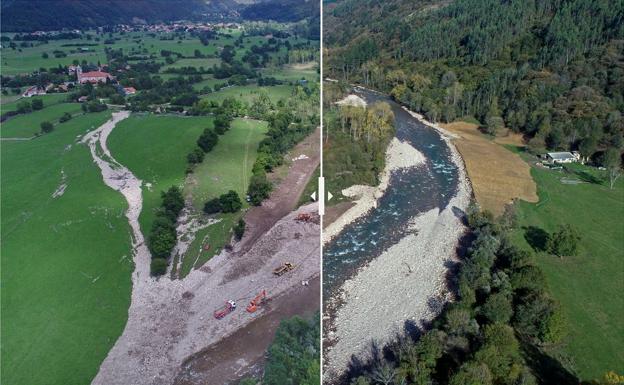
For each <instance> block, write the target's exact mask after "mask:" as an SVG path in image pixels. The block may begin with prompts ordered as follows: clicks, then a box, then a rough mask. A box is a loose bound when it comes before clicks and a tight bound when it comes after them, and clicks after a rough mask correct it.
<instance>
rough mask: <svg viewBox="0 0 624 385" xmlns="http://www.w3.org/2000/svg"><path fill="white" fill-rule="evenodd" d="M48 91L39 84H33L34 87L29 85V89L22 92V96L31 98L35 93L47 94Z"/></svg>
mask: <svg viewBox="0 0 624 385" xmlns="http://www.w3.org/2000/svg"><path fill="white" fill-rule="evenodd" d="M45 93H46V91H45V90H44V89H43V88H41V87H38V86H32V87H28V89H27V90H26V91H24V93H23V94H22V97H24V98H30V97H31V96H35V95H45Z"/></svg>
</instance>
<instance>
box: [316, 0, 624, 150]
mask: <svg viewBox="0 0 624 385" xmlns="http://www.w3.org/2000/svg"><path fill="white" fill-rule="evenodd" d="M325 9H326V13H327V15H326V19H325V26H326V28H325V30H324V33H325V36H326V39H325V41H326V42H327V44H328V46H329V47H330V50H329V53H328V55H327V57H328V59H327V63H326V67H325V68H326V73H328V74H329V75H330V76H332V77H334V78H336V79H341V80H345V81H348V82H358V83H362V84H366V85H368V86H370V87H373V88H376V89H379V90H381V91H385V92H388V93H390V94H391V95H392V96H393V97H394V98H395V99H396V100H398V101H400V102H401V103H403V104H405V105H407V106H408V107H410V108H411V109H413V110H415V111H418V112H421V113H423V114H424V115H426V116H427V118H428V119H429V120H432V121H443V122H450V121H453V120H455V119H458V118H462V117H466V116H471V117H474V118H476V119H477V120H479V122H480V123H481V125H482V126H483V127H484V128H485V129H486V130H487V131H488V132H489V133H491V134H497V133H501V132H504V131H505V129H506V128H509V129H511V130H513V131H515V132H520V133H522V134H524V135H525V139H527V140H528V141H529V144H530V145H531V147H532V148H533V149H535V150H540V151H541V150H543V149H544V148H548V149H552V150H580V151H581V152H582V153H583V155H584V156H586V157H590V158H592V157H594V158H596V159H599V157H600V155H601V153H602V151H604V150H605V149H607V148H609V147H616V148H619V147H620V146H621V145H622V142H623V141H622V135H623V132H624V120H623V119H622V111H624V96H623V93H622V90H624V55H623V52H624V41H623V39H624V22H623V20H624V2H622V1H607V0H599V1H592V2H587V1H582V0H569V1H561V0H547V1H539V2H538V1H519V0H513V1H505V2H501V1H496V0H456V1H452V2H451V1H446V0H433V1H432V0H428V1H418V2H413V1H406V0H389V1H385V2H379V1H372V0H365V1H354V0H347V1H339V2H336V3H330V4H327V6H326V8H325Z"/></svg>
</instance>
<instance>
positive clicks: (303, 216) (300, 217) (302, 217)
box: [295, 213, 312, 222]
mask: <svg viewBox="0 0 624 385" xmlns="http://www.w3.org/2000/svg"><path fill="white" fill-rule="evenodd" d="M311 219H312V215H311V214H308V213H301V214H299V215H297V217H296V218H295V220H296V221H298V222H310V220H311Z"/></svg>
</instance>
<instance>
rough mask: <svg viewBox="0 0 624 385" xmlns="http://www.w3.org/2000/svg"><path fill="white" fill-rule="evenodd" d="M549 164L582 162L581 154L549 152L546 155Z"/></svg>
mask: <svg viewBox="0 0 624 385" xmlns="http://www.w3.org/2000/svg"><path fill="white" fill-rule="evenodd" d="M544 158H545V159H546V160H547V161H548V162H549V163H573V162H578V161H579V160H580V154H579V153H578V152H576V151H574V152H549V153H547V154H545V155H544Z"/></svg>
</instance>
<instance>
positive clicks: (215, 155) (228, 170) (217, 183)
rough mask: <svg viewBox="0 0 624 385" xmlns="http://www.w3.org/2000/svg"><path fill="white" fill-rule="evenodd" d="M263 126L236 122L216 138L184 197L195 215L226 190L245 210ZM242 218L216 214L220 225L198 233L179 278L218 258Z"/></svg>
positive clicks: (259, 123)
mask: <svg viewBox="0 0 624 385" xmlns="http://www.w3.org/2000/svg"><path fill="white" fill-rule="evenodd" d="M266 131H267V123H266V122H261V121H256V120H249V119H236V120H234V121H233V122H232V127H231V128H230V130H229V131H227V132H226V133H225V134H224V135H223V136H221V137H220V138H219V143H218V144H217V146H216V147H215V148H214V149H213V150H212V151H211V152H209V153H208V154H206V157H205V159H204V161H203V162H202V164H200V165H199V166H198V167H197V168H196V169H195V171H194V173H193V176H192V179H193V182H192V183H190V184H188V185H187V186H186V193H189V192H190V193H191V194H192V196H193V205H194V206H195V208H196V209H197V210H199V211H201V210H202V208H203V206H204V203H205V202H206V201H207V200H209V199H212V198H215V197H218V196H219V195H221V194H223V193H226V192H227V191H229V190H234V191H236V192H238V194H239V196H240V197H241V200H243V208H245V207H248V204H247V202H245V195H246V193H247V187H248V185H249V179H250V178H251V169H252V167H253V164H254V162H255V161H256V154H257V149H258V144H259V143H260V141H261V140H262V139H263V138H264V135H265V133H266ZM241 216H242V212H239V213H235V214H219V215H218V216H217V218H218V219H221V222H218V223H215V224H213V225H210V226H208V227H207V228H205V229H202V230H200V231H199V232H198V233H197V236H196V237H195V241H194V242H193V244H192V245H191V246H190V247H189V250H188V252H187V254H186V255H185V256H184V259H183V261H182V268H181V272H180V276H181V277H184V276H186V275H187V274H188V273H189V272H190V271H191V269H192V268H193V267H196V266H201V265H202V264H203V263H204V262H206V261H207V260H209V259H210V258H212V256H214V255H216V254H218V253H219V252H220V251H221V249H222V248H223V247H224V246H225V245H226V244H227V243H228V241H229V239H230V234H231V228H232V225H233V224H234V223H235V222H236V221H238V219H239V218H240V217H241ZM206 243H208V244H210V249H209V250H203V249H202V244H206Z"/></svg>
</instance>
